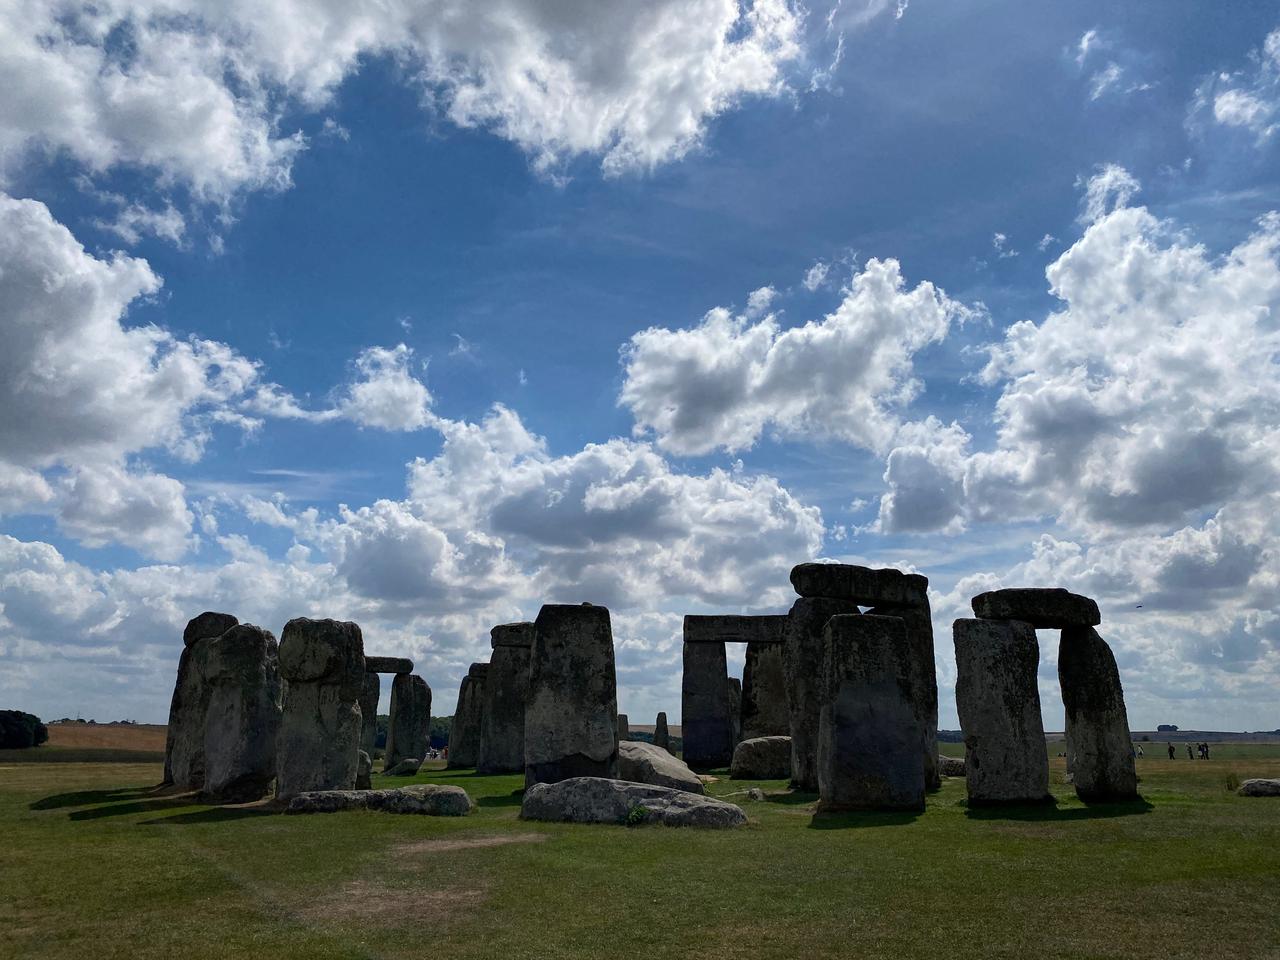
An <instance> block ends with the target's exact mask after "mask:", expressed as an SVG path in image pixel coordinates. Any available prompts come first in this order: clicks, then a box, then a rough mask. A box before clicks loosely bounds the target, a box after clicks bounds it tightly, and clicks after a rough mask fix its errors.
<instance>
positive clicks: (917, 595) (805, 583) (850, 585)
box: [791, 563, 929, 607]
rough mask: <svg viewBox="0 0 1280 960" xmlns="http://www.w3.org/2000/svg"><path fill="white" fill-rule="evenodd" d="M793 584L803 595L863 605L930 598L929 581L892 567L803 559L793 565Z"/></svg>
mask: <svg viewBox="0 0 1280 960" xmlns="http://www.w3.org/2000/svg"><path fill="white" fill-rule="evenodd" d="M791 586H793V587H794V588H795V591H796V593H798V594H799V595H800V596H802V597H827V598H830V599H833V600H851V601H853V602H855V603H857V604H859V605H861V606H864V607H889V606H893V607H903V606H915V605H916V604H920V603H925V602H927V600H928V592H927V591H928V588H929V581H928V579H926V578H925V577H922V576H920V575H919V574H917V573H903V572H902V571H901V570H895V569H893V568H886V569H883V570H874V569H872V568H871V567H859V566H854V565H853V564H848V563H801V564H797V565H796V566H794V567H792V568H791Z"/></svg>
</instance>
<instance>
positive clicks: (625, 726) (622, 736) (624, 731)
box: [618, 713, 631, 743]
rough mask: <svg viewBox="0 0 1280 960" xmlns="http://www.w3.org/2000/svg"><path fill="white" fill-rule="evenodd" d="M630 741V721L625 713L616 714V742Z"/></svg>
mask: <svg viewBox="0 0 1280 960" xmlns="http://www.w3.org/2000/svg"><path fill="white" fill-rule="evenodd" d="M630 739H631V720H630V718H628V717H627V715H626V714H625V713H620V714H618V742H619V743H623V742H625V741H627V740H630Z"/></svg>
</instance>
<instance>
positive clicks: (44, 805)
mask: <svg viewBox="0 0 1280 960" xmlns="http://www.w3.org/2000/svg"><path fill="white" fill-rule="evenodd" d="M154 789H155V788H154V787H131V788H130V789H127V790H120V789H116V790H80V791H77V792H76V793H55V794H54V795H53V796H51V797H45V798H43V799H41V800H36V801H35V802H33V803H31V804H29V805H28V807H27V809H29V810H61V809H62V808H63V807H87V806H90V805H92V804H96V803H116V802H117V801H120V800H137V799H139V798H141V797H146V796H149V795H150V794H151V793H152V791H153V790H154Z"/></svg>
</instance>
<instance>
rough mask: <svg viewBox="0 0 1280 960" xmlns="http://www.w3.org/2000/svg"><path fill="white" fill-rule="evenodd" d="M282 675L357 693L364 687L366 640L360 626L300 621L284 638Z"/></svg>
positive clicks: (287, 627)
mask: <svg viewBox="0 0 1280 960" xmlns="http://www.w3.org/2000/svg"><path fill="white" fill-rule="evenodd" d="M280 673H281V675H282V676H283V677H284V678H285V679H286V680H291V681H294V682H301V683H306V682H308V681H316V680H322V679H323V680H326V681H328V682H331V683H340V684H342V685H343V686H347V687H351V688H352V689H354V690H355V693H354V694H352V698H354V697H356V696H359V693H360V691H361V690H362V689H363V687H364V673H365V668H364V637H363V636H362V635H361V633H360V627H359V626H358V625H357V624H354V623H351V622H350V621H344V620H310V619H308V618H306V617H298V618H296V619H294V620H290V621H289V622H288V623H286V624H285V625H284V631H283V632H282V633H281V634H280Z"/></svg>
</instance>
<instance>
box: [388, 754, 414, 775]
mask: <svg viewBox="0 0 1280 960" xmlns="http://www.w3.org/2000/svg"><path fill="white" fill-rule="evenodd" d="M421 766H422V761H421V760H419V759H418V758H417V757H405V758H404V759H403V760H401V761H399V762H398V763H396V764H395V766H393V767H392V768H391V769H390V770H383V771H382V772H383V774H384V775H385V776H388V777H412V776H413V775H414V774H415V773H417V772H418V770H419V768H421Z"/></svg>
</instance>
